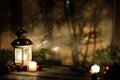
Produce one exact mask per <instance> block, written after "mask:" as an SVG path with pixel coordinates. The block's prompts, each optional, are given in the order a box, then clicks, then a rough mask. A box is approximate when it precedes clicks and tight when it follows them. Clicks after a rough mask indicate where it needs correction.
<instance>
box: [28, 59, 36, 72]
mask: <svg viewBox="0 0 120 80" xmlns="http://www.w3.org/2000/svg"><path fill="white" fill-rule="evenodd" d="M29 71H32V72H33V71H37V63H36V62H35V61H31V62H29Z"/></svg>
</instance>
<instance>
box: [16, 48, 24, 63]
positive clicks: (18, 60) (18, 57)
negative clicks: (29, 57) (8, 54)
mask: <svg viewBox="0 0 120 80" xmlns="http://www.w3.org/2000/svg"><path fill="white" fill-rule="evenodd" d="M15 63H22V49H21V48H15Z"/></svg>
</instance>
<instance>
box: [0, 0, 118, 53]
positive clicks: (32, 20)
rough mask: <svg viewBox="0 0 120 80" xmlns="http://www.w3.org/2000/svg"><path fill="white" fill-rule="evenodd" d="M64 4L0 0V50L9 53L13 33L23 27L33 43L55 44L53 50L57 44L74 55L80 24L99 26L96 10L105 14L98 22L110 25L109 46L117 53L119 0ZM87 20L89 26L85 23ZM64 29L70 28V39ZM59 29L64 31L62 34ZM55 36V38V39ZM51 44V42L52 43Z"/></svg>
mask: <svg viewBox="0 0 120 80" xmlns="http://www.w3.org/2000/svg"><path fill="white" fill-rule="evenodd" d="M65 1H67V0H22V2H21V0H0V49H12V47H11V42H12V41H13V40H14V39H15V38H16V35H15V32H16V31H17V30H19V29H20V28H21V27H22V28H25V29H26V30H27V31H28V32H29V33H30V34H29V36H31V39H33V42H37V39H38V41H44V40H49V41H51V44H54V45H52V47H54V46H56V45H58V44H59V45H60V46H62V47H63V45H67V46H70V48H72V50H73V51H77V47H76V46H78V45H77V44H78V43H77V41H74V40H77V39H78V40H79V39H80V38H81V37H79V36H80V35H78V34H80V31H78V32H77V28H78V26H79V25H81V24H83V26H84V27H85V25H84V23H85V24H86V25H87V24H91V23H92V25H99V20H98V22H97V21H96V20H97V17H99V15H98V14H99V13H98V14H97V10H98V12H100V11H99V9H100V10H105V11H106V12H105V15H103V16H101V17H102V18H100V17H99V19H100V20H101V21H102V19H103V21H104V20H106V19H108V20H110V21H111V22H112V31H111V33H112V43H113V44H112V45H114V46H116V47H118V48H119V49H120V34H119V33H120V24H119V22H120V18H119V17H120V15H119V14H120V10H119V9H120V5H119V4H120V0H103V3H102V2H101V1H102V0H101V1H100V0H98V1H96V0H68V2H65ZM94 1H95V2H94ZM99 2H100V4H99ZM114 2H115V3H114ZM95 3H96V4H99V6H98V7H95V10H92V7H91V6H92V5H95ZM89 6H90V8H89ZM95 6H96V5H95ZM93 7H94V6H93ZM97 8H98V9H97ZM87 10H88V11H87ZM89 10H91V11H93V14H95V15H92V16H93V17H92V19H91V18H89V15H90V13H89V12H91V11H89ZM95 11H96V12H95ZM81 15H82V16H81ZM90 19H91V21H90V23H89V22H87V21H89V20H90ZM53 23H54V24H53ZM53 25H57V28H55V29H54V27H53ZM108 25H109V26H111V23H108ZM63 26H67V27H68V26H69V30H70V27H72V29H73V32H72V31H71V33H70V34H69V35H66V34H67V32H65V31H64V30H65V29H64V28H65V27H63ZM106 27H107V26H106ZM79 28H80V26H79ZM60 29H63V32H62V31H60ZM80 29H81V28H80ZM103 29H104V27H103ZM53 30H55V31H53ZM81 32H82V31H81ZM56 33H57V35H55V34H56ZM58 33H60V34H58ZM68 33H69V32H68ZM72 33H73V35H72V39H73V41H71V42H70V41H67V40H71V38H69V36H71V34H72ZM77 33H78V34H77ZM93 33H95V32H93ZM103 33H104V32H103ZM53 35H55V37H54V36H53ZM61 35H62V36H63V37H62V38H60V37H59V36H61ZM95 35H96V34H94V36H95ZM105 35H106V36H107V35H110V34H109V33H108V34H105ZM63 38H64V39H63ZM35 40H36V41H35ZM52 40H54V41H53V42H52ZM55 41H56V42H55ZM57 41H58V42H57ZM69 42H70V43H69ZM74 42H76V43H74ZM51 44H49V45H51ZM72 44H74V45H72ZM94 44H95V42H94ZM63 48H64V47H63ZM65 48H66V47H65ZM68 51H69V50H68ZM78 51H79V50H78ZM69 52H70V51H69ZM66 53H67V52H66ZM70 53H72V51H71V52H70ZM75 53H77V52H75Z"/></svg>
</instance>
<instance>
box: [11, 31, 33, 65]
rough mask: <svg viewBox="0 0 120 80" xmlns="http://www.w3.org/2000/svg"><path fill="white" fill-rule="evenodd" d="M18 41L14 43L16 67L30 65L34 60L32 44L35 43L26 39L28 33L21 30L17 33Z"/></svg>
mask: <svg viewBox="0 0 120 80" xmlns="http://www.w3.org/2000/svg"><path fill="white" fill-rule="evenodd" d="M16 35H17V39H15V40H14V41H13V42H12V46H13V49H14V54H15V64H16V65H19V64H20V65H21V64H22V65H28V64H29V62H30V61H31V60H32V44H33V42H32V41H31V40H30V39H28V38H26V36H27V31H25V30H23V29H21V30H19V31H17V32H16Z"/></svg>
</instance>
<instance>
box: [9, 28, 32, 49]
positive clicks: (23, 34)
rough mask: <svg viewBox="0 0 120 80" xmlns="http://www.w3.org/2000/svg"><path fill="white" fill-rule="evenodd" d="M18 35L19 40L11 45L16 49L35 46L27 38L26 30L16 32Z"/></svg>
mask: <svg viewBox="0 0 120 80" xmlns="http://www.w3.org/2000/svg"><path fill="white" fill-rule="evenodd" d="M16 35H17V37H18V38H17V39H15V40H14V41H13V42H12V43H11V45H12V46H13V47H15V46H25V45H32V44H33V42H32V41H31V40H30V39H28V38H26V35H27V31H26V30H23V29H21V30H19V31H17V32H16Z"/></svg>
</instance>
